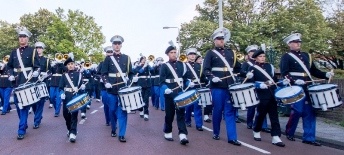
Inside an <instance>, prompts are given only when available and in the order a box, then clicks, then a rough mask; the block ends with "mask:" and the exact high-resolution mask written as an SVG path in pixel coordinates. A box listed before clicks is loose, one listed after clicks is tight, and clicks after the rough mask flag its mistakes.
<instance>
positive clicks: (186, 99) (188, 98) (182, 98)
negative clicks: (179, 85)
mask: <svg viewBox="0 0 344 155" xmlns="http://www.w3.org/2000/svg"><path fill="white" fill-rule="evenodd" d="M199 99H200V95H199V93H198V92H197V90H189V91H186V92H184V93H182V94H179V95H178V96H176V97H175V98H174V99H173V101H174V103H175V104H176V106H177V107H178V108H185V107H187V106H190V105H192V104H194V103H195V102H197V101H198V100H199Z"/></svg>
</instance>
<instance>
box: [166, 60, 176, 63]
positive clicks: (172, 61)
mask: <svg viewBox="0 0 344 155" xmlns="http://www.w3.org/2000/svg"><path fill="white" fill-rule="evenodd" d="M168 62H169V63H176V62H177V60H168Z"/></svg>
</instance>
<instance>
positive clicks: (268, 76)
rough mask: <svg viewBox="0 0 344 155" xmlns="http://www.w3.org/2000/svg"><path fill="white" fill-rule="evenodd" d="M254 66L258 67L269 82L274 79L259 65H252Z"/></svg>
mask: <svg viewBox="0 0 344 155" xmlns="http://www.w3.org/2000/svg"><path fill="white" fill-rule="evenodd" d="M253 67H254V68H256V69H258V70H259V71H260V72H261V73H263V75H264V76H265V77H266V78H268V79H269V80H270V81H271V82H274V80H273V79H272V78H271V76H270V75H269V74H268V73H267V72H266V71H265V70H264V69H263V68H262V67H260V66H257V65H254V66H253Z"/></svg>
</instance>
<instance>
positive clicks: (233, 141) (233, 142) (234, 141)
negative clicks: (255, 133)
mask: <svg viewBox="0 0 344 155" xmlns="http://www.w3.org/2000/svg"><path fill="white" fill-rule="evenodd" d="M228 143H230V144H233V145H236V146H240V145H241V143H240V142H238V141H237V140H229V141H228Z"/></svg>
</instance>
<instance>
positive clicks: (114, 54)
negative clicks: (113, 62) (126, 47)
mask: <svg viewBox="0 0 344 155" xmlns="http://www.w3.org/2000/svg"><path fill="white" fill-rule="evenodd" d="M121 55H122V53H118V54H117V53H115V52H114V53H113V56H117V57H119V56H121Z"/></svg>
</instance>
